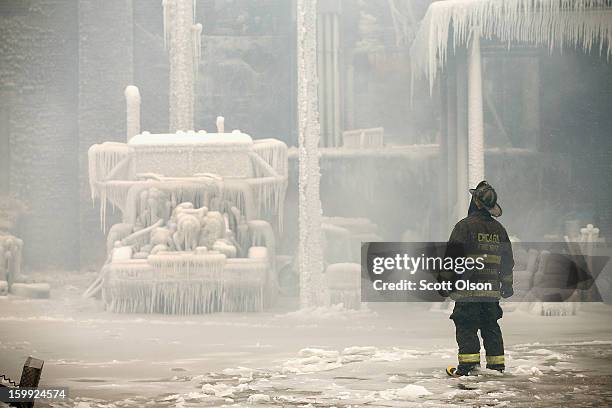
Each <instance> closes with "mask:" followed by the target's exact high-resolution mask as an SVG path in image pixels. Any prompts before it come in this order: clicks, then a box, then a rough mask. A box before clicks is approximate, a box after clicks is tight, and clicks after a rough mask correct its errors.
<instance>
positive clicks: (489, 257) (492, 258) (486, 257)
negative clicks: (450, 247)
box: [466, 254, 501, 265]
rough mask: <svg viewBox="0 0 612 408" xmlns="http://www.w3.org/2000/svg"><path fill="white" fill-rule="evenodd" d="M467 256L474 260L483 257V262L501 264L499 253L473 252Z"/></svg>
mask: <svg viewBox="0 0 612 408" xmlns="http://www.w3.org/2000/svg"><path fill="white" fill-rule="evenodd" d="M466 258H471V259H473V260H474V261H476V259H477V258H481V259H482V262H483V263H485V264H495V265H499V264H501V256H499V255H493V254H479V255H475V254H471V255H468V256H466Z"/></svg>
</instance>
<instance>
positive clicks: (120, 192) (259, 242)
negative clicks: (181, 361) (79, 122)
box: [88, 130, 287, 313]
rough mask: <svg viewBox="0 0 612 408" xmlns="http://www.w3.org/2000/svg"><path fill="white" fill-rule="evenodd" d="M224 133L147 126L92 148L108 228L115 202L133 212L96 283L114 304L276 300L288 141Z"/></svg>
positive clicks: (181, 307)
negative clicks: (173, 131)
mask: <svg viewBox="0 0 612 408" xmlns="http://www.w3.org/2000/svg"><path fill="white" fill-rule="evenodd" d="M222 132H223V130H221V131H220V132H219V133H206V132H203V131H200V132H193V131H191V132H177V133H176V134H150V133H147V132H143V133H141V134H138V135H136V136H134V137H132V138H131V139H130V140H129V141H128V143H125V144H124V143H103V144H99V145H94V146H92V147H91V148H90V149H89V182H90V187H91V192H92V198H93V199H95V198H100V200H101V223H102V226H103V227H105V224H106V207H107V202H110V204H112V206H113V207H117V208H119V209H120V210H121V212H122V216H123V220H122V223H119V224H115V225H113V226H112V228H111V229H110V231H109V233H108V238H107V254H108V258H107V261H106V264H105V266H104V267H103V270H102V273H101V277H100V279H99V280H98V281H97V282H96V283H94V285H92V287H91V288H90V289H89V290H88V294H91V293H94V292H97V291H99V290H101V291H102V295H103V298H104V301H105V303H106V305H107V307H108V308H109V309H110V310H112V311H117V312H163V313H207V312H214V311H251V310H261V309H262V308H263V307H264V305H265V304H266V303H268V302H269V301H271V300H272V299H273V295H274V293H275V291H276V290H275V289H276V286H277V280H276V275H275V236H276V235H277V233H278V232H280V230H281V229H282V214H283V203H284V199H285V193H286V189H287V146H286V145H285V144H284V143H283V142H281V141H278V140H275V139H265V140H256V141H253V140H252V139H251V137H250V136H249V135H247V134H244V133H241V132H239V131H233V132H232V133H222Z"/></svg>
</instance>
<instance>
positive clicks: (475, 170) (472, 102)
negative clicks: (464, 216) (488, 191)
mask: <svg viewBox="0 0 612 408" xmlns="http://www.w3.org/2000/svg"><path fill="white" fill-rule="evenodd" d="M482 108H483V107H482V59H481V58H480V34H479V28H478V27H477V28H475V29H474V31H473V35H472V39H471V41H470V47H469V51H468V135H469V136H468V183H469V185H470V187H472V188H474V187H475V186H477V185H478V183H480V181H481V180H484V178H485V177H484V167H485V166H484V160H485V158H484V111H483V109H482Z"/></svg>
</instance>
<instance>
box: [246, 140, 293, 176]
mask: <svg viewBox="0 0 612 408" xmlns="http://www.w3.org/2000/svg"><path fill="white" fill-rule="evenodd" d="M253 151H254V152H255V153H257V154H258V155H259V156H260V157H261V158H262V159H264V160H265V161H266V163H268V164H269V165H270V166H271V167H272V168H273V169H274V170H275V171H276V172H277V173H278V174H279V175H281V176H287V174H288V168H287V163H288V160H287V145H286V144H285V143H283V142H282V141H280V140H277V139H258V140H254V141H253Z"/></svg>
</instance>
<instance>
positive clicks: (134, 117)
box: [124, 85, 140, 142]
mask: <svg viewBox="0 0 612 408" xmlns="http://www.w3.org/2000/svg"><path fill="white" fill-rule="evenodd" d="M124 95H125V106H126V121H125V123H126V131H127V134H126V136H127V141H128V142H129V141H130V139H131V138H132V137H134V136H136V135H138V134H140V91H139V90H138V87H136V86H134V85H128V86H126V87H125V92H124Z"/></svg>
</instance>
